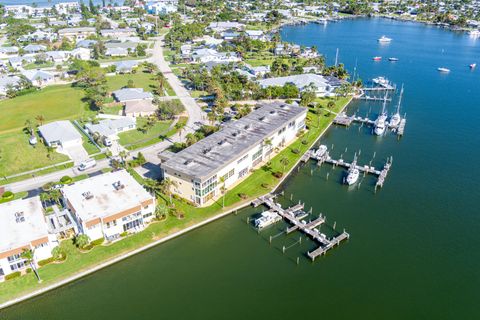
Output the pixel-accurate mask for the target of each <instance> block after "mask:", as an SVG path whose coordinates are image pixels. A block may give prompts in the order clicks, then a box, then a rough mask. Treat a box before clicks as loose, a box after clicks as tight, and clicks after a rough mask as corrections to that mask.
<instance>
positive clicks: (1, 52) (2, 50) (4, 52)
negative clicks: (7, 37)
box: [0, 46, 19, 59]
mask: <svg viewBox="0 0 480 320" xmlns="http://www.w3.org/2000/svg"><path fill="white" fill-rule="evenodd" d="M18 50H19V49H18V47H13V46H12V47H0V59H1V58H8V57H11V56H14V55H17V54H18Z"/></svg>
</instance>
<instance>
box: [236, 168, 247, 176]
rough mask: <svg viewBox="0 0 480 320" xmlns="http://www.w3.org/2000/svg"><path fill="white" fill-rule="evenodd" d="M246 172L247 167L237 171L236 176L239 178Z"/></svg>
mask: <svg viewBox="0 0 480 320" xmlns="http://www.w3.org/2000/svg"><path fill="white" fill-rule="evenodd" d="M247 173H248V167H247V168H245V169H243V170H241V171H240V172H239V173H238V178H241V177H243V176H244V175H246V174H247Z"/></svg>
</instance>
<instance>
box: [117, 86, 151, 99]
mask: <svg viewBox="0 0 480 320" xmlns="http://www.w3.org/2000/svg"><path fill="white" fill-rule="evenodd" d="M112 94H113V95H114V96H115V99H117V101H119V102H125V101H129V100H143V99H153V95H152V94H151V93H150V92H145V91H143V88H124V89H120V90H117V91H113V92H112Z"/></svg>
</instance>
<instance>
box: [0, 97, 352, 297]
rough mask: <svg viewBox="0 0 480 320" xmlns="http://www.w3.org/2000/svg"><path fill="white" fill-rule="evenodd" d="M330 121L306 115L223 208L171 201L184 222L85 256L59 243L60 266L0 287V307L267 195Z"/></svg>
mask: <svg viewBox="0 0 480 320" xmlns="http://www.w3.org/2000/svg"><path fill="white" fill-rule="evenodd" d="M323 100H325V101H323ZM327 100H328V99H322V105H326V102H327ZM334 101H335V104H336V105H335V107H334V108H333V110H332V111H335V112H338V111H339V110H340V109H341V108H342V107H343V106H344V105H345V103H347V102H348V98H340V99H338V100H334ZM333 117H334V115H333V114H332V113H329V112H326V111H325V110H322V111H321V112H320V113H319V114H315V113H313V112H312V111H310V112H309V113H308V118H307V125H308V127H309V132H308V133H306V134H305V135H304V136H303V137H302V138H299V139H297V140H296V141H295V142H294V143H292V144H291V145H290V146H289V147H287V148H286V149H285V150H283V151H282V152H280V153H279V154H278V155H276V156H275V157H273V158H272V159H271V161H270V162H271V164H270V166H269V167H268V168H262V169H258V170H256V171H255V172H254V173H253V174H252V175H251V176H250V177H248V178H247V179H246V180H245V181H243V182H242V183H240V184H239V185H238V186H236V187H235V188H233V189H232V190H230V191H229V192H227V194H226V196H225V204H226V207H225V208H222V206H221V199H220V200H219V201H217V202H216V203H215V204H213V205H211V206H209V207H206V208H195V207H192V206H189V205H188V204H186V203H184V202H183V201H178V200H174V201H175V204H176V207H177V208H179V209H181V210H182V211H183V212H184V214H185V215H184V218H183V219H181V220H178V219H176V218H174V217H172V216H168V217H167V219H166V220H165V221H162V222H158V223H154V224H152V225H150V226H149V227H148V228H147V229H146V230H145V231H143V232H140V233H138V234H135V235H132V236H130V237H127V238H126V239H123V240H121V241H119V242H116V243H114V244H112V245H110V246H100V247H96V248H94V249H93V250H92V251H91V252H89V253H85V254H82V253H80V252H79V251H78V250H77V249H76V248H75V247H74V246H73V245H72V243H71V241H69V240H67V241H64V242H62V246H63V247H64V248H65V250H66V251H67V252H68V257H67V260H66V261H65V262H64V263H62V264H50V265H47V266H44V267H42V268H40V270H39V273H40V276H41V278H42V280H43V282H42V283H41V284H39V283H38V282H37V281H36V279H35V276H34V275H33V273H30V274H27V275H25V276H22V277H20V278H16V279H12V280H8V281H6V282H4V283H0V303H2V302H5V301H7V300H9V299H12V298H15V297H18V296H20V295H22V294H25V293H28V292H29V291H32V290H36V289H40V288H44V287H46V286H48V285H51V284H53V283H55V282H57V281H60V280H62V279H65V278H66V277H69V276H72V275H74V274H75V273H78V272H80V271H83V270H86V269H87V268H91V267H93V266H95V265H97V264H99V263H101V262H104V261H107V260H109V259H112V258H114V257H116V256H119V255H121V254H123V253H126V252H128V251H131V250H134V249H136V248H139V247H141V246H144V245H146V244H148V243H151V242H152V241H155V240H158V239H161V238H162V237H165V236H167V235H168V234H172V233H174V232H177V231H179V230H181V229H184V228H186V227H188V226H190V225H193V224H195V223H198V222H201V221H203V220H205V219H207V218H209V217H212V216H214V215H216V214H219V213H221V212H223V211H227V210H230V209H231V208H233V207H234V206H237V205H239V204H240V203H242V202H243V203H248V202H250V201H251V200H252V199H253V198H254V197H257V196H259V195H261V194H265V193H267V192H268V191H269V190H270V189H271V188H273V187H274V186H275V185H276V184H277V183H278V182H279V179H278V178H275V177H274V176H273V175H272V172H275V171H283V170H284V169H285V171H288V170H289V169H291V168H292V167H293V166H294V165H295V164H296V162H297V161H298V160H299V159H300V157H301V156H302V153H303V152H305V151H306V150H308V149H309V148H310V147H311V146H312V144H313V143H314V141H315V140H316V139H317V138H318V137H319V135H320V134H321V132H323V131H324V130H325V128H327V126H328V125H329V124H330V122H331V121H332V120H333ZM302 140H306V142H307V143H306V144H303V143H302ZM294 149H299V150H300V151H301V152H300V153H298V154H297V153H294V152H292V150H294ZM282 158H287V159H289V164H288V165H287V166H286V168H283V165H282V164H281V163H280V159H282ZM134 176H135V177H136V178H137V179H139V181H142V179H141V177H140V176H138V175H137V174H135V175H134ZM262 184H268V186H269V188H268V189H267V188H263V187H262ZM239 193H245V194H246V195H248V199H245V200H241V199H240V197H239V196H238V194H239ZM158 201H159V203H162V202H163V203H164V202H165V199H164V197H161V198H159V199H158Z"/></svg>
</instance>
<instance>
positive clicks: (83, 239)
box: [75, 234, 90, 249]
mask: <svg viewBox="0 0 480 320" xmlns="http://www.w3.org/2000/svg"><path fill="white" fill-rule="evenodd" d="M89 242H90V238H89V237H88V236H87V235H86V234H79V235H78V236H76V237H75V245H76V246H77V247H79V248H80V249H83V248H85V247H86V246H87V245H88V243H89Z"/></svg>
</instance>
